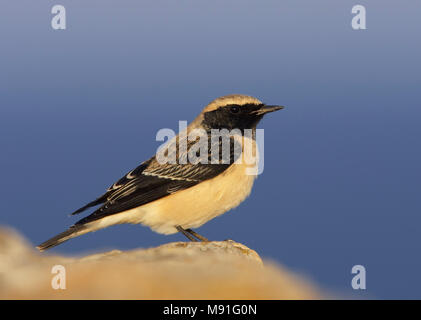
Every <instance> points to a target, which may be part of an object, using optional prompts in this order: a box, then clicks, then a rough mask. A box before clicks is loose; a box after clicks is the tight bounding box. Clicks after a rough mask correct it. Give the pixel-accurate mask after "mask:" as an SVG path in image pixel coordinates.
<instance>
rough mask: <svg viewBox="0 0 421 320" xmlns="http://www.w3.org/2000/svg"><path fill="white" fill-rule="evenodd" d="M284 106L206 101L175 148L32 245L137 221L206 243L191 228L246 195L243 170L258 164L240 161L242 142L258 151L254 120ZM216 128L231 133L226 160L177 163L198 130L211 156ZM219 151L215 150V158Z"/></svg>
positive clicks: (237, 97) (248, 99)
mask: <svg viewBox="0 0 421 320" xmlns="http://www.w3.org/2000/svg"><path fill="white" fill-rule="evenodd" d="M283 108H284V107H283V106H280V105H266V104H264V103H262V102H261V101H260V100H258V99H257V98H254V97H252V96H248V95H242V94H231V95H226V96H222V97H219V98H217V99H215V100H213V101H211V102H210V103H209V104H208V105H207V106H206V107H205V108H204V109H203V110H202V112H201V113H200V114H199V115H198V116H197V117H196V118H195V119H194V120H193V121H192V122H191V123H190V124H189V125H188V126H187V128H186V130H185V132H184V135H183V133H182V132H179V133H178V135H177V136H176V137H175V138H173V139H171V141H169V142H168V145H170V146H171V145H172V146H175V148H174V149H171V148H169V147H167V148H166V149H165V148H164V149H163V150H165V152H161V153H160V154H159V152H157V153H156V154H155V155H154V156H153V157H151V158H150V159H148V160H146V161H144V162H142V163H141V164H140V165H139V166H137V167H136V168H135V169H134V170H131V171H130V172H129V173H127V174H126V175H125V176H123V177H122V178H121V179H119V180H118V181H117V182H115V183H114V184H112V185H111V186H110V187H109V188H108V189H107V190H106V191H105V193H103V194H102V195H101V196H99V197H98V198H96V199H95V200H93V201H91V202H89V203H88V204H86V205H85V206H83V207H81V208H80V209H77V210H76V211H74V212H73V213H72V214H71V215H77V214H80V213H82V212H83V211H85V210H87V209H90V208H93V207H98V206H99V207H98V208H97V209H95V210H94V211H93V212H92V213H91V214H90V215H88V216H86V217H84V218H82V219H80V220H79V221H77V222H76V223H75V224H73V225H72V226H70V227H69V228H68V229H67V230H66V231H64V232H62V233H60V234H58V235H56V236H54V237H53V238H51V239H49V240H47V241H45V242H43V243H41V244H40V245H38V246H37V248H38V249H39V250H40V251H44V250H47V249H50V248H52V247H55V246H57V245H59V244H61V243H63V242H65V241H67V240H70V239H72V238H75V237H77V236H80V235H83V234H86V233H88V232H92V231H97V230H100V229H103V228H106V227H109V226H112V225H116V224H123V223H129V224H141V225H143V226H147V227H149V228H151V229H152V230H153V231H155V232H157V233H160V234H165V235H169V234H175V233H177V232H179V233H181V234H183V235H184V236H186V237H187V238H188V239H189V240H190V241H209V240H208V239H207V238H205V237H203V236H201V235H200V234H198V233H197V232H195V231H194V230H193V229H196V228H198V227H200V226H202V225H203V224H205V223H206V222H208V221H209V220H211V219H213V218H215V217H217V216H220V215H222V214H223V213H225V212H227V211H229V210H231V209H233V208H235V207H237V206H238V205H239V204H240V203H241V202H243V201H244V200H245V199H246V198H247V197H248V196H249V194H250V192H251V190H252V186H253V183H254V180H255V178H256V177H257V174H249V172H248V171H247V170H249V169H250V168H252V167H253V166H256V165H257V161H258V156H256V157H255V159H256V160H255V162H254V163H253V162H252V161H239V160H247V159H245V158H244V157H245V152H244V151H245V147H244V146H245V145H246V142H247V143H250V144H251V145H252V148H253V151H254V152H255V153H257V152H258V151H257V143H256V127H257V124H258V123H259V121H260V120H261V119H262V118H263V116H264V115H265V114H267V113H270V112H274V111H277V110H280V109H283ZM215 130H226V131H229V132H234V134H233V135H232V136H230V137H229V146H230V148H229V149H230V150H229V152H228V161H222V160H221V159H219V161H211V163H209V162H208V163H206V162H205V161H202V162H200V161H199V162H198V161H195V162H194V161H192V162H188V161H187V162H186V161H184V162H182V161H180V159H181V158H182V155H184V158H186V154H187V153H189V152H190V151H191V150H193V146H194V144H192V143H191V141H190V142H187V148H186V150H184V151H183V150H181V151H180V150H179V149H180V146H181V143H182V142H183V141H184V140H183V139H187V138H185V137H189V134H190V133H192V132H194V131H198V132H201V134H202V136H203V134H205V136H206V137H205V138H206V139H205V141H206V142H209V141H211V142H209V143H208V145H207V149H206V150H205V153H206V154H205V156H204V158H207V159H210V158H211V149H212V147H215V146H216V145H218V146H219V147H221V146H222V147H223V145H222V143H221V141H222V140H223V139H222V138H221V139H219V138H218V139H217V140H216V139H215V140H211V135H212V132H214V131H215ZM247 130H249V132H250V131H251V132H252V135H251V136H250V135H248V136H247V135H246V134H245V133H246V131H247ZM182 136H183V138H182ZM199 138H200V135H199ZM195 141H196V140H195ZM212 141H213V142H212ZM239 142H240V143H242V144H241V148H240V152H234V151H233V149H236V146H237V145H238V143H239ZM177 147H178V148H177ZM221 149H223V148H221ZM168 150H170V151H168ZM174 150H175V155H176V157H175V159H176V161H175V162H174V161H172V162H171V161H167V163H163V162H162V161H159V160H160V159H159V155H161V156H162V155H166V156H167V157H169V155H174ZM236 150H237V151H238V148H237V149H236ZM196 153H197V152H196ZM221 155H222V152H221V150H219V151H218V154H217V156H221ZM226 158H227V157H226ZM201 159H202V158H201ZM212 159H213V158H212ZM225 160H227V159H225Z"/></svg>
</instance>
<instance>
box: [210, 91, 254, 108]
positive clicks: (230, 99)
mask: <svg viewBox="0 0 421 320" xmlns="http://www.w3.org/2000/svg"><path fill="white" fill-rule="evenodd" d="M250 103H253V104H261V103H262V102H261V101H260V100H258V99H256V98H254V97H251V96H246V95H243V94H230V95H228V96H223V97H219V98H216V99H215V100H213V101H212V102H211V103H209V104H208V105H207V106H206V107H205V108H204V109H203V112H208V111H212V110H215V109H218V108H219V107H222V106H226V105H230V104H237V105H239V106H242V105H245V104H250Z"/></svg>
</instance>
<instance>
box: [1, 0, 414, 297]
mask: <svg viewBox="0 0 421 320" xmlns="http://www.w3.org/2000/svg"><path fill="white" fill-rule="evenodd" d="M55 4H61V5H64V6H65V7H66V10H67V30H53V29H52V28H51V25H50V22H51V18H52V14H51V8H52V6H53V5H55ZM356 4H363V5H365V6H366V9H367V30H360V31H355V30H353V29H352V28H351V19H352V17H353V15H352V14H351V8H352V6H353V5H356ZM0 12H1V13H0V15H1V19H0V40H1V43H0V57H1V59H0V108H1V109H0V150H1V158H0V174H1V175H0V176H1V183H0V195H1V204H2V208H1V211H0V212H1V213H0V224H3V225H9V226H12V227H14V228H16V229H17V230H19V231H20V232H22V233H23V234H24V235H25V236H26V237H27V238H28V239H30V241H31V242H32V243H33V244H38V243H40V242H42V241H44V240H46V239H47V238H49V237H50V236H53V235H55V234H56V233H58V232H61V231H63V230H64V229H65V228H67V227H68V226H70V225H71V224H72V223H74V222H75V221H76V220H77V217H76V218H74V217H73V218H69V217H68V216H67V214H68V213H70V212H71V211H73V210H74V209H76V208H78V207H80V206H81V205H83V204H85V203H86V202H87V201H89V200H91V199H93V198H95V197H96V196H98V195H100V194H101V193H102V192H103V191H104V190H105V189H106V188H107V187H108V186H109V185H110V184H112V183H113V182H114V181H115V180H116V179H118V178H120V177H121V176H122V175H123V174H125V173H126V172H128V171H129V170H130V169H132V168H134V167H135V166H137V165H138V164H139V163H140V162H141V161H143V160H145V159H147V158H148V157H150V156H151V155H152V154H153V153H154V152H155V150H156V148H157V147H158V146H159V145H160V142H157V141H155V134H156V132H157V131H158V130H159V129H161V128H172V129H174V130H176V129H177V128H178V120H189V121H190V120H192V119H193V118H194V117H195V116H196V115H197V114H198V113H199V112H200V110H201V108H202V107H204V106H205V105H206V104H207V103H208V102H209V101H211V100H212V99H214V98H216V97H218V96H221V95H225V94H230V93H244V94H249V95H253V96H256V97H258V98H260V99H261V100H263V101H264V102H266V103H271V104H282V105H285V106H287V108H286V109H285V110H282V111H279V112H278V113H276V114H273V115H271V116H270V117H267V118H266V119H264V120H263V122H262V123H261V126H260V128H264V129H265V170H264V172H263V174H262V175H260V176H259V178H258V179H257V181H256V184H255V187H254V190H253V193H252V195H251V196H250V198H248V199H247V200H246V201H245V202H244V203H243V204H241V205H240V206H239V207H238V208H237V209H235V210H232V212H230V213H227V214H225V215H223V216H222V217H220V218H217V219H214V220H212V221H210V222H209V223H207V224H206V225H205V226H203V227H202V228H200V229H199V230H198V231H199V232H200V233H201V234H203V235H205V236H207V237H209V238H210V239H221V240H222V239H226V238H231V239H235V240H237V241H239V242H242V243H244V244H246V245H248V246H249V247H251V248H253V249H256V250H257V251H258V252H259V253H260V254H261V255H262V256H263V257H266V258H271V259H273V260H275V261H278V262H280V263H282V264H283V265H286V266H287V267H289V268H291V269H292V270H294V271H296V272H299V273H302V274H304V275H306V276H307V277H309V278H310V279H313V280H314V281H316V283H318V284H320V285H321V286H322V287H323V288H327V289H328V290H332V291H333V292H338V293H340V294H341V295H344V296H348V295H350V296H353V297H363V298H366V297H375V298H421V291H420V278H421V277H420V270H421V258H420V251H421V250H420V249H421V244H420V243H421V241H420V240H421V239H420V238H421V237H420V231H421V215H420V213H421V212H420V211H421V197H420V186H421V183H420V178H421V171H420V164H421V150H420V137H421V126H420V123H421V121H420V119H421V110H420V107H421V105H420V101H421V90H420V89H421V63H420V62H421V44H420V31H421V20H420V19H421V3H420V1H405V0H403V1H399V2H397V1H384V0H383V1H380V0H377V1H375V0H370V1H359V2H357V1H345V0H344V1H333V0H331V1H323V0H319V1H309V0H308V1H300V0H291V1H259V2H257V1H181V0H180V1H134V0H133V1H128V0H124V1H118V2H117V1H104V0H102V1H81V0H79V1H77V0H71V1H70V0H60V1H59V2H56V1H44V0H42V1H41V0H38V1H29V0H25V1H24V0H19V1H12V0H8V1H2V2H1V4H0ZM180 240H183V241H184V237H183V236H182V235H172V236H163V235H159V234H155V233H153V232H151V231H150V230H149V229H148V228H145V227H140V226H137V225H121V226H115V227H111V228H108V229H105V230H101V231H98V232H96V233H91V234H87V235H85V236H82V237H80V238H76V239H73V240H71V241H69V242H67V243H65V244H63V245H61V246H59V247H57V248H56V249H54V251H55V252H60V253H66V254H77V253H82V252H83V253H84V252H93V251H99V250H104V249H108V248H119V249H131V248H137V247H151V246H156V245H159V244H163V243H166V242H170V241H180ZM356 264H362V265H364V266H365V267H366V270H367V290H366V291H364V292H362V291H359V292H356V291H354V290H352V288H351V285H350V283H351V279H352V274H351V268H352V266H353V265H356Z"/></svg>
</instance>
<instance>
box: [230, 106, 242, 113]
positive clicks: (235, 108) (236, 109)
mask: <svg viewBox="0 0 421 320" xmlns="http://www.w3.org/2000/svg"><path fill="white" fill-rule="evenodd" d="M230 111H231V113H238V112H239V111H240V107H239V106H231V108H230Z"/></svg>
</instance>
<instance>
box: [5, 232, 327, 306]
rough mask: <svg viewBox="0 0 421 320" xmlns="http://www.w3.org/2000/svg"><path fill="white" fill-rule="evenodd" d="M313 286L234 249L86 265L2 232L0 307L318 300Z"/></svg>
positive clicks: (197, 247)
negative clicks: (53, 302)
mask: <svg viewBox="0 0 421 320" xmlns="http://www.w3.org/2000/svg"><path fill="white" fill-rule="evenodd" d="M320 297H321V295H320V293H319V291H318V290H317V289H315V287H314V286H312V285H310V284H309V283H308V282H307V281H305V280H304V279H302V278H301V277H300V276H297V275H296V274H294V273H292V272H290V271H288V270H286V269H285V268H283V267H281V266H279V265H277V264H275V263H272V262H267V261H265V262H264V263H263V261H262V259H261V258H260V257H259V255H258V254H257V253H256V252H255V251H254V250H251V249H249V248H247V247H246V246H244V245H242V244H240V243H236V242H234V241H213V242H173V243H168V244H165V245H162V246H159V247H156V248H150V249H136V250H131V251H124V252H123V251H119V250H112V251H108V252H103V253H97V254H93V255H88V256H82V257H65V256H56V255H50V254H46V253H39V252H37V251H36V250H35V249H34V248H33V247H32V246H30V245H29V244H28V243H27V242H26V241H25V240H24V239H23V238H22V237H21V236H20V235H19V234H17V233H16V232H14V231H11V230H10V229H5V228H0V299H318V298H320Z"/></svg>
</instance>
